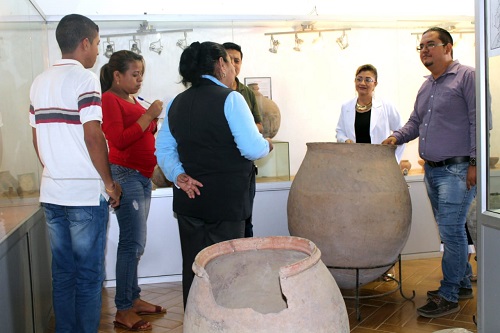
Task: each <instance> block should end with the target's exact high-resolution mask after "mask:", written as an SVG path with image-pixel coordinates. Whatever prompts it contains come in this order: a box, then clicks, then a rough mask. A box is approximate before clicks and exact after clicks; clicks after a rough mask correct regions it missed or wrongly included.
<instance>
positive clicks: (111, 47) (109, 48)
mask: <svg viewBox="0 0 500 333" xmlns="http://www.w3.org/2000/svg"><path fill="white" fill-rule="evenodd" d="M103 48H104V56H105V57H106V58H111V55H112V54H113V53H114V52H115V43H114V42H112V41H110V40H109V37H108V38H107V40H106V41H105V42H104V43H103Z"/></svg>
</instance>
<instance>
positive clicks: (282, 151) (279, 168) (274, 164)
mask: <svg viewBox="0 0 500 333" xmlns="http://www.w3.org/2000/svg"><path fill="white" fill-rule="evenodd" d="M272 143H273V147H274V148H273V150H272V151H271V152H270V153H269V154H268V155H267V156H266V157H264V158H261V159H260V160H257V161H255V165H256V166H257V169H258V173H257V176H256V177H255V178H256V181H257V182H276V181H288V180H290V149H289V143H288V142H285V141H274V140H273V141H272Z"/></svg>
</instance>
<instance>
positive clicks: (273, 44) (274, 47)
mask: <svg viewBox="0 0 500 333" xmlns="http://www.w3.org/2000/svg"><path fill="white" fill-rule="evenodd" d="M278 46H280V42H279V40H277V39H274V36H273V35H271V40H270V48H269V52H271V53H278Z"/></svg>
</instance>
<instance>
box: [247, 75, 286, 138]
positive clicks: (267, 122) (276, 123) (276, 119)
mask: <svg viewBox="0 0 500 333" xmlns="http://www.w3.org/2000/svg"><path fill="white" fill-rule="evenodd" d="M248 87H250V89H252V91H253V93H254V94H255V98H256V99H257V104H258V105H259V109H260V113H261V115H262V127H264V132H263V133H262V135H263V136H264V137H265V138H270V139H272V138H274V137H275V136H276V133H278V130H279V129H280V124H281V113H280V109H279V108H278V105H277V104H276V103H274V101H273V100H271V99H269V98H267V97H265V96H264V95H262V94H261V92H260V91H259V84H258V83H251V84H249V85H248Z"/></svg>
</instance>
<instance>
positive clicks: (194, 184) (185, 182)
mask: <svg viewBox="0 0 500 333" xmlns="http://www.w3.org/2000/svg"><path fill="white" fill-rule="evenodd" d="M177 186H179V188H180V189H181V190H183V191H184V192H186V194H187V196H188V197H189V198H190V199H194V198H195V197H196V195H200V194H201V193H200V189H199V188H200V187H203V184H202V183H200V182H199V181H197V180H196V179H194V178H192V177H191V176H188V175H187V174H185V173H181V174H180V175H179V176H177Z"/></svg>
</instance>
